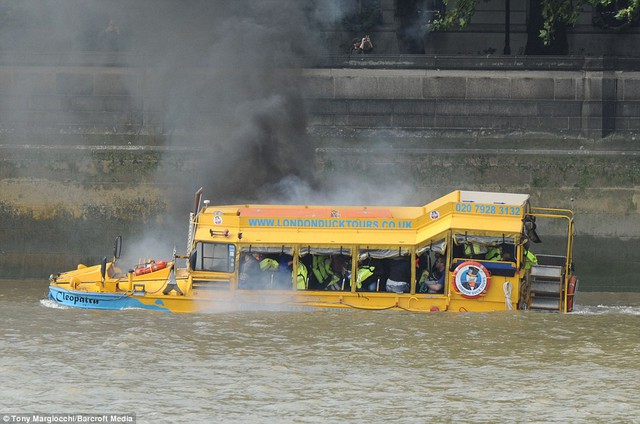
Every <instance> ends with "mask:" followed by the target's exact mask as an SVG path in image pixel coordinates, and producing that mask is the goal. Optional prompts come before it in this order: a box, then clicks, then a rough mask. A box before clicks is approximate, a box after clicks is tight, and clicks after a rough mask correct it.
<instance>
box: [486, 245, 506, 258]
mask: <svg viewBox="0 0 640 424" xmlns="http://www.w3.org/2000/svg"><path fill="white" fill-rule="evenodd" d="M484 258H485V259H486V260H488V261H501V260H502V249H501V248H499V247H498V246H490V247H489V248H488V250H487V254H486V255H484Z"/></svg>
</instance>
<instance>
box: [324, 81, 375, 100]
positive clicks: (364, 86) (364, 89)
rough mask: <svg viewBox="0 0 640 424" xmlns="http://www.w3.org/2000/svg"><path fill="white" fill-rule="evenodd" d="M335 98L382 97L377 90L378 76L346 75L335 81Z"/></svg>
mask: <svg viewBox="0 0 640 424" xmlns="http://www.w3.org/2000/svg"><path fill="white" fill-rule="evenodd" d="M335 98H336V99H362V98H365V99H367V98H368V99H375V98H384V96H383V95H381V94H380V92H379V90H378V78H375V77H352V76H347V77H344V78H338V79H337V80H336V81H335Z"/></svg>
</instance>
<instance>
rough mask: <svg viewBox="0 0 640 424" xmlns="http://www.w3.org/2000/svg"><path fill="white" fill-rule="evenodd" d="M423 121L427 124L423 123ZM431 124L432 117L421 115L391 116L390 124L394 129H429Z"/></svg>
mask: <svg viewBox="0 0 640 424" xmlns="http://www.w3.org/2000/svg"><path fill="white" fill-rule="evenodd" d="M425 120H427V121H428V122H427V123H425ZM432 123H433V117H424V116H422V115H392V116H391V124H392V126H394V127H404V128H424V127H430V126H431V125H430V124H432Z"/></svg>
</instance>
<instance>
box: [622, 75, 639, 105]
mask: <svg viewBox="0 0 640 424" xmlns="http://www.w3.org/2000/svg"><path fill="white" fill-rule="evenodd" d="M620 82H621V84H619V86H618V88H619V91H620V93H621V97H620V98H619V99H620V100H640V79H635V78H634V79H631V78H625V79H623V80H621V81H620Z"/></svg>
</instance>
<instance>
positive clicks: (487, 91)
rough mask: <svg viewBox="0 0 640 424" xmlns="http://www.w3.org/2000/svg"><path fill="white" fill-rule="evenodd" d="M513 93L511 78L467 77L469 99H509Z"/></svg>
mask: <svg viewBox="0 0 640 424" xmlns="http://www.w3.org/2000/svg"><path fill="white" fill-rule="evenodd" d="M511 94H512V93H511V83H510V80H509V78H492V77H480V78H469V79H467V96H466V97H467V99H487V98H494V99H508V98H510V97H511Z"/></svg>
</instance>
